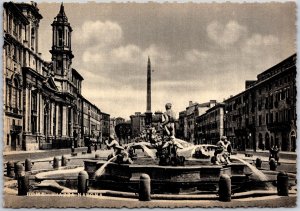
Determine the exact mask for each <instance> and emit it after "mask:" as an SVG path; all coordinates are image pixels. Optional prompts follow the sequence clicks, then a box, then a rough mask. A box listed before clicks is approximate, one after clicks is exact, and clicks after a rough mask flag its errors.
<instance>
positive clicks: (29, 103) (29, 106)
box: [27, 87, 32, 133]
mask: <svg viewBox="0 0 300 211" xmlns="http://www.w3.org/2000/svg"><path fill="white" fill-rule="evenodd" d="M28 92H29V94H28V112H27V113H28V116H27V117H28V124H27V127H28V131H30V133H32V130H31V127H30V126H31V87H30V88H29V90H28Z"/></svg>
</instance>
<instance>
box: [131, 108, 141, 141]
mask: <svg viewBox="0 0 300 211" xmlns="http://www.w3.org/2000/svg"><path fill="white" fill-rule="evenodd" d="M130 120H131V129H132V136H131V137H132V138H135V137H138V136H139V135H140V133H141V132H142V131H143V130H145V114H142V113H141V112H135V114H134V115H131V116H130Z"/></svg>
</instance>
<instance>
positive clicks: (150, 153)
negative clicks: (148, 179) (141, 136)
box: [140, 145, 156, 160]
mask: <svg viewBox="0 0 300 211" xmlns="http://www.w3.org/2000/svg"><path fill="white" fill-rule="evenodd" d="M140 146H141V147H142V148H143V150H144V152H146V153H147V155H149V156H150V157H151V158H152V159H153V160H155V159H156V154H155V152H154V151H153V150H151V149H149V148H148V147H146V146H145V145H140Z"/></svg>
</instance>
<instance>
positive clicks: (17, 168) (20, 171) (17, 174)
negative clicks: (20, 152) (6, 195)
mask: <svg viewBox="0 0 300 211" xmlns="http://www.w3.org/2000/svg"><path fill="white" fill-rule="evenodd" d="M14 171H15V179H18V178H19V177H20V176H21V175H22V174H23V171H24V166H23V165H22V163H20V162H19V161H18V162H15V163H14Z"/></svg>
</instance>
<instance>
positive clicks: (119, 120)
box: [116, 117, 125, 125]
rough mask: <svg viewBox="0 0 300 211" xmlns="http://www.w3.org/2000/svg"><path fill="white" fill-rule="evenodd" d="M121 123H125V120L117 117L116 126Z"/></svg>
mask: <svg viewBox="0 0 300 211" xmlns="http://www.w3.org/2000/svg"><path fill="white" fill-rule="evenodd" d="M121 123H125V119H124V118H122V117H117V118H116V125H118V124H121Z"/></svg>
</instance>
